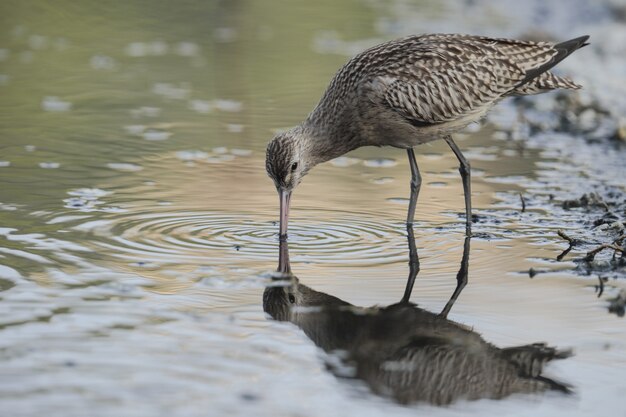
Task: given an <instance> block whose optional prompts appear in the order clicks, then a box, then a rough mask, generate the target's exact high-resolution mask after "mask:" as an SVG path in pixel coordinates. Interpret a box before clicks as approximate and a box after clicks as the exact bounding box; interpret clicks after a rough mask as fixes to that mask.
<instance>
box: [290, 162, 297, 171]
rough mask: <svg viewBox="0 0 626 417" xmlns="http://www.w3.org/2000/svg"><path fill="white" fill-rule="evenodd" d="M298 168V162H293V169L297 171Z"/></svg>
mask: <svg viewBox="0 0 626 417" xmlns="http://www.w3.org/2000/svg"><path fill="white" fill-rule="evenodd" d="M296 169H298V163H297V162H294V163H293V164H291V171H292V172H293V171H295V170H296Z"/></svg>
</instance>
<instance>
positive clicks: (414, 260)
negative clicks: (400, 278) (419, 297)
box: [401, 224, 420, 303]
mask: <svg viewBox="0 0 626 417" xmlns="http://www.w3.org/2000/svg"><path fill="white" fill-rule="evenodd" d="M406 233H407V238H408V240H409V278H408V279H407V281H406V288H405V289H404V296H403V297H402V301H401V303H408V302H409V299H410V298H411V292H413V285H414V284H415V278H416V277H417V274H419V272H420V259H419V257H418V256H417V247H416V246H415V235H414V234H413V225H411V224H407V225H406Z"/></svg>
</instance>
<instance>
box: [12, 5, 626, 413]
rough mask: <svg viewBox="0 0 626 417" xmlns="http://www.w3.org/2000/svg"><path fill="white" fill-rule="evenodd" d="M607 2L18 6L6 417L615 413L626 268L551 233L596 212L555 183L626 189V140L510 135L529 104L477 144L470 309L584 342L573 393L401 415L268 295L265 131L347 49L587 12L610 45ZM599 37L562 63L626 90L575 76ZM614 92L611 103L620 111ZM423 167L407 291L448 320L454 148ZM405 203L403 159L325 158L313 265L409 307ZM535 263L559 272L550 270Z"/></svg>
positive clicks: (296, 258)
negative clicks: (614, 305)
mask: <svg viewBox="0 0 626 417" xmlns="http://www.w3.org/2000/svg"><path fill="white" fill-rule="evenodd" d="M478 3H479V5H480V4H482V3H481V2H478ZM503 3H507V2H503ZM607 4H610V5H611V7H619V6H623V5H622V4H621V3H620V2H617V1H613V2H609V3H607ZM607 4H604V3H596V2H582V1H579V2H577V5H578V6H580V7H579V11H578V12H573V11H562V10H561V9H560V8H559V6H558V2H536V3H533V2H531V3H530V5H529V9H530V10H534V12H530V11H529V12H528V13H522V14H517V15H516V14H515V13H516V9H514V8H512V9H511V10H503V9H501V7H504V6H494V8H493V9H489V13H484V15H483V14H480V13H476V12H474V11H473V10H475V9H471V7H470V6H467V7H470V8H469V9H467V10H466V9H456V6H450V5H447V3H432V2H414V3H411V2H396V1H383V2H362V1H356V0H355V1H348V2H332V1H324V2H315V4H312V3H306V2H282V1H276V2H263V5H262V6H261V2H247V3H240V2H222V3H220V2H213V3H207V4H204V3H200V2H198V3H194V2H189V3H184V4H183V3H181V4H177V6H176V7H175V8H174V7H173V5H172V4H168V3H166V2H157V3H154V2H147V1H146V2H132V4H129V5H125V6H121V5H119V7H110V6H107V5H104V4H101V3H98V2H90V1H89V2H55V5H54V7H52V6H50V5H48V4H47V2H35V3H32V2H29V4H28V5H26V3H21V2H17V1H10V2H4V3H3V5H2V6H1V8H2V13H0V22H1V24H0V28H2V29H0V313H1V314H0V361H1V363H2V366H0V409H2V410H9V411H10V412H9V413H8V414H7V415H11V416H26V415H41V414H42V413H45V415H50V416H57V415H58V416H73V415H77V416H78V415H85V414H84V413H85V410H86V409H88V410H89V412H90V415H94V416H100V415H101V416H110V415H120V414H128V412H129V411H132V414H133V415H167V416H178V415H180V416H187V415H244V416H247V415H273V416H275V415H305V416H321V415H363V414H364V415H379V414H382V413H393V414H394V415H395V414H397V415H404V414H406V415H409V414H414V413H415V412H416V410H415V409H414V408H422V409H427V411H425V412H428V413H430V414H441V415H454V414H458V413H460V412H463V413H464V414H475V415H490V414H494V413H496V412H497V413H499V414H502V415H568V416H571V415H589V414H590V413H591V412H593V413H598V414H602V413H603V412H604V413H605V414H606V413H608V412H614V411H615V409H616V406H619V405H621V400H620V394H623V393H624V390H625V389H626V383H624V378H623V372H624V368H625V365H626V360H625V359H624V358H626V355H625V353H626V337H625V336H624V332H623V329H624V322H623V319H621V318H619V317H617V316H616V315H613V314H609V313H608V312H607V306H608V301H607V300H608V298H610V297H611V296H614V295H615V294H616V293H617V292H618V291H619V290H620V289H622V288H626V285H625V283H624V280H623V279H612V278H611V280H610V281H609V282H608V283H607V284H606V285H605V289H604V293H603V294H602V296H601V297H597V294H596V292H597V291H596V288H595V286H596V284H597V283H598V275H597V274H591V275H589V276H580V275H578V274H575V273H574V271H573V268H574V266H575V265H574V263H573V262H572V261H571V259H573V258H572V257H571V256H570V257H567V258H565V259H566V260H565V261H564V262H557V261H556V260H555V258H556V256H557V255H558V254H559V253H560V252H561V251H562V250H563V249H565V247H567V245H566V244H565V243H564V242H563V241H562V240H561V239H560V238H559V237H558V236H557V235H556V231H557V230H559V229H566V230H570V231H573V232H575V230H576V225H577V223H576V222H578V221H579V219H580V217H581V216H582V211H580V210H570V211H565V210H562V209H560V208H559V207H558V206H555V205H553V204H551V203H550V202H549V198H548V196H549V195H550V194H553V195H555V196H557V198H576V197H579V196H580V195H581V194H582V193H583V192H588V191H592V190H594V189H596V187H598V186H600V185H601V186H611V187H615V188H616V189H619V190H621V191H622V192H624V191H625V189H626V187H625V185H624V182H623V178H626V172H625V169H624V167H623V164H622V163H621V160H622V159H623V155H624V150H623V148H614V147H610V146H605V145H602V144H589V143H587V142H586V141H584V140H581V139H579V138H571V137H567V136H565V135H560V136H559V135H552V134H549V135H547V136H548V137H545V136H546V135H544V136H543V137H542V136H541V135H532V136H531V137H530V138H529V139H528V140H526V141H522V140H510V139H506V138H504V137H503V135H502V132H507V131H508V130H510V129H511V124H513V123H514V122H515V120H516V114H517V113H516V112H517V109H516V107H515V106H514V104H513V103H512V102H505V103H503V104H502V106H501V107H499V108H497V109H496V110H495V111H494V114H493V116H492V117H491V118H490V119H489V122H488V123H487V125H486V126H484V127H483V128H482V129H481V130H477V129H471V131H468V132H465V133H464V134H462V135H459V137H458V144H459V146H460V147H461V148H462V149H463V150H465V151H466V155H467V156H468V158H469V159H470V161H471V162H472V172H473V204H474V206H475V212H476V213H477V214H478V215H479V221H478V222H477V223H476V224H475V225H474V231H475V232H477V234H478V236H477V237H476V238H474V239H473V240H472V247H471V254H470V264H469V265H470V266H469V284H468V285H467V287H466V288H465V289H464V291H463V292H462V294H461V296H460V298H459V300H458V301H457V303H456V304H455V306H454V308H453V309H452V312H451V314H450V318H451V319H452V320H455V321H458V322H460V323H462V324H464V325H467V326H470V327H472V328H473V329H474V330H475V331H477V332H479V333H481V334H482V336H483V337H484V338H485V339H486V340H487V341H489V342H491V343H494V344H496V345H498V346H512V345H520V344H527V343H532V342H536V341H546V342H548V343H549V344H550V345H554V346H558V347H562V348H572V349H573V350H574V351H575V353H576V356H574V357H572V358H569V359H567V360H563V361H558V362H556V363H554V364H551V365H550V366H549V367H548V368H547V374H548V375H549V376H551V377H554V378H558V379H559V380H561V381H565V382H567V383H569V384H571V385H573V386H574V389H575V394H574V395H573V396H569V397H564V396H560V395H557V394H549V395H537V396H514V397H511V398H508V399H505V400H501V401H493V400H481V401H476V402H470V403H468V402H461V403H457V404H455V405H453V406H451V407H448V408H444V409H434V408H431V407H429V406H424V405H414V406H410V407H404V406H399V405H396V404H394V403H393V402H391V401H389V400H386V399H383V398H381V397H378V396H375V395H372V394H371V393H370V392H369V391H368V389H367V387H366V386H365V385H364V384H359V383H350V382H346V381H344V380H340V379H337V378H335V377H334V376H333V375H332V374H331V373H329V372H327V370H326V369H325V361H328V360H329V358H328V355H326V354H325V353H323V352H322V351H321V350H318V349H317V348H316V347H315V345H314V344H313V343H312V342H311V341H310V340H309V339H308V338H307V337H306V336H305V335H304V334H302V332H301V331H300V330H299V329H298V328H297V327H296V326H294V325H291V324H285V323H279V322H275V321H272V320H270V319H269V317H268V316H267V315H266V314H265V313H264V312H263V307H262V294H263V291H264V289H265V287H266V286H267V285H269V284H270V283H271V281H272V280H271V277H270V275H271V272H272V271H273V270H275V268H276V265H277V260H278V241H277V236H276V234H277V229H278V226H277V224H276V221H277V219H278V197H277V195H276V193H275V190H274V189H273V186H272V184H271V181H270V180H269V179H268V178H267V176H266V174H265V169H264V149H265V144H266V143H267V141H268V140H269V138H271V136H272V134H273V133H274V132H276V131H277V130H280V129H282V128H285V127H288V126H291V125H293V124H295V123H297V122H298V121H299V120H300V119H301V118H302V117H303V116H304V115H306V114H307V112H308V111H310V109H311V108H312V106H313V105H314V104H315V102H316V100H317V99H318V98H319V96H320V94H321V93H322V91H323V89H324V88H325V86H326V83H327V82H328V80H329V79H330V77H331V76H332V74H333V73H334V71H335V70H336V69H337V68H338V67H339V66H340V65H341V64H342V63H343V62H345V60H346V55H350V54H352V53H355V52H357V51H359V50H361V49H363V48H365V47H366V46H368V45H371V44H374V43H376V42H378V41H380V40H383V39H389V38H393V37H394V36H399V35H401V34H403V33H411V32H413V33H414V32H427V31H467V32H483V33H485V32H489V33H492V34H498V35H500V34H507V35H509V36H521V35H522V34H524V33H530V32H533V31H538V30H541V31H543V32H547V33H548V34H551V35H553V36H556V37H558V38H567V37H573V36H576V35H580V34H581V33H579V30H578V28H580V30H581V31H585V30H587V31H593V33H591V34H592V36H593V35H594V34H595V35H596V36H598V37H599V38H600V39H603V40H607V39H608V40H611V42H610V43H606V44H605V46H604V48H605V50H609V51H611V50H612V49H611V48H613V50H615V49H616V48H618V46H614V45H616V44H620V45H624V44H625V43H623V42H622V43H619V42H616V41H615V39H618V40H619V39H620V38H619V36H623V34H624V31H623V29H622V30H621V32H620V31H618V30H616V29H614V28H612V27H611V26H610V25H611V24H617V23H615V22H613V21H612V20H611V19H610V18H609V17H607V16H608V15H609V11H608V10H612V9H611V7H608V6H607ZM464 7H466V6H464ZM572 9H574V8H572ZM485 10H487V9H485ZM542 10H543V12H542ZM469 11H471V13H469ZM517 12H519V10H517ZM446 13H448V14H446ZM468 13H469V14H468ZM562 14H566V15H567V16H566V17H567V19H566V18H565V17H563V15H562ZM468 16H469V17H468ZM485 16H491V17H489V18H487V17H485ZM538 16H544V17H542V18H539V17H538ZM466 17H467V19H466ZM514 17H515V18H514ZM572 19H573V20H572ZM572 21H574V22H577V24H578V28H576V31H574V30H573V29H572V28H569V26H568V25H570V24H571V22H572ZM486 27H488V28H490V30H489V31H487V30H486V29H485V28H486ZM601 27H602V28H601ZM561 29H562V30H563V31H562V32H560V33H559V30H561ZM607 42H608V41H607ZM607 45H608V46H607ZM592 48H594V46H592V47H589V48H588V50H584V51H580V52H579V53H577V54H578V55H577V54H575V55H573V56H572V57H571V59H568V61H566V62H564V64H567V65H564V66H565V67H566V68H567V69H568V70H570V69H571V71H572V72H574V73H575V74H579V75H580V77H582V80H581V82H584V81H586V82H588V83H589V85H591V86H592V87H595V88H596V89H597V90H600V91H606V90H607V88H601V87H602V86H604V87H606V83H608V82H609V81H607V79H608V77H606V74H602V73H599V72H595V75H593V74H591V75H590V74H585V73H583V74H580V72H581V71H580V67H581V66H582V65H583V64H582V63H584V62H585V57H584V56H583V55H584V54H585V53H590V54H591V53H595V54H600V52H597V50H594V49H592ZM622 48H623V46H622ZM591 51H596V52H591ZM598 56H599V55H598ZM609 56H610V54H609ZM618 56H623V55H618ZM607 60H608V62H610V63H612V64H613V67H612V68H614V70H615V71H617V72H618V73H619V71H623V70H624V68H623V63H622V64H621V66H620V64H615V61H611V60H610V58H607ZM568 62H569V63H568ZM589 65H591V64H589ZM604 67H610V65H605V66H604ZM604 67H603V68H604ZM576 71H578V72H576ZM576 77H578V75H576ZM594 77H595V78H594ZM577 79H578V78H577ZM616 88H623V86H621V87H616ZM594 91H595V90H594ZM619 91H620V90H619V89H618V90H615V94H614V95H610V96H609V98H606V100H614V101H615V103H617V104H616V105H615V106H613V107H612V108H613V109H616V110H615V111H618V112H619V111H620V107H619V105H624V103H623V101H620V100H619V98H617V99H616V98H615V95H619V94H618V93H619ZM604 94H605V95H606V94H607V93H604ZM621 97H622V100H623V97H624V95H621ZM600 98H601V99H604V97H603V95H602V94H600ZM537 99H538V100H544V101H542V103H544V105H545V106H549V105H550V101H549V100H550V99H549V98H547V99H544V98H537ZM545 103H547V104H545ZM504 136H506V135H504ZM599 159H601V160H602V164H601V168H602V169H599V168H598V163H597V161H598V160H599ZM417 160H418V163H419V165H420V168H421V170H422V174H423V177H424V183H423V186H422V192H421V194H420V201H419V203H418V207H417V218H418V221H417V224H416V227H415V235H416V239H417V248H418V252H419V255H420V262H421V272H420V274H419V276H418V279H417V281H416V284H415V288H414V290H413V295H412V298H411V300H412V301H413V302H415V303H418V304H419V305H420V307H422V308H425V309H427V310H430V311H433V312H435V313H436V312H438V311H439V310H441V309H442V308H443V306H444V305H445V303H446V301H447V299H448V297H449V296H450V294H451V293H452V291H453V290H454V288H455V285H456V280H455V276H456V273H457V270H458V267H459V262H460V259H461V252H462V246H463V233H464V224H463V218H462V215H461V212H462V211H463V198H462V188H461V183H460V179H459V178H458V173H457V167H456V165H457V163H456V160H455V158H454V156H453V155H452V154H451V152H449V151H448V150H447V148H446V146H445V144H443V143H434V144H432V145H424V146H423V147H422V148H419V149H418V157H417ZM620 178H621V180H620ZM519 193H523V195H524V196H525V198H526V204H527V210H526V211H525V212H524V213H522V212H521V201H520V199H519ZM407 195H408V163H407V161H406V160H405V153H404V152H403V151H401V150H393V149H369V148H365V149H360V150H358V151H355V152H353V153H351V154H350V155H348V158H343V159H340V160H336V161H333V163H328V164H323V165H321V166H319V167H317V168H316V169H315V170H314V171H313V172H312V173H311V174H310V175H309V176H308V177H307V178H306V179H305V181H304V182H303V184H302V185H301V186H300V187H299V188H298V190H297V192H296V193H295V194H294V197H293V199H292V218H291V221H290V254H291V264H292V270H293V272H294V273H295V274H296V275H297V276H298V277H299V279H300V281H301V282H303V283H304V284H306V285H307V286H310V287H312V288H315V289H316V290H318V291H323V292H325V293H328V294H332V295H334V296H336V297H339V298H341V299H344V300H346V301H348V302H350V303H352V304H355V305H359V306H369V305H374V304H376V305H388V304H392V303H395V302H397V301H399V300H400V298H401V297H402V294H403V291H404V285H405V281H406V278H407V275H408V270H409V268H408V266H407V261H408V249H407V242H406V230H405V226H404V224H403V220H404V216H405V214H406V208H407V201H406V197H407ZM575 253H576V250H574V251H573V254H575ZM579 254H580V251H579ZM607 256H608V254H607ZM530 268H533V269H534V270H537V271H540V272H542V273H540V274H539V275H536V276H535V277H534V278H532V279H530V278H529V274H528V271H529V269H530ZM339 410H340V411H341V412H340V411H339ZM418 412H419V411H418ZM0 414H3V413H0Z"/></svg>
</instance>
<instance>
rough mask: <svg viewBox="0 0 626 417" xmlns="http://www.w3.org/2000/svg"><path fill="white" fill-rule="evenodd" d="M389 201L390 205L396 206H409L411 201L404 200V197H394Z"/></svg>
mask: <svg viewBox="0 0 626 417" xmlns="http://www.w3.org/2000/svg"><path fill="white" fill-rule="evenodd" d="M387 201H389V202H390V203H395V204H403V205H406V204H409V199H408V198H403V197H392V198H388V199H387Z"/></svg>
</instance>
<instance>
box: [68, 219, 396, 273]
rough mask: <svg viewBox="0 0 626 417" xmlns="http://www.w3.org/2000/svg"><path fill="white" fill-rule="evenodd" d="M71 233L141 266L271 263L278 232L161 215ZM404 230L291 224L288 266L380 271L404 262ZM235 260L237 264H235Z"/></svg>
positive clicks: (248, 222) (366, 224) (352, 223)
mask: <svg viewBox="0 0 626 417" xmlns="http://www.w3.org/2000/svg"><path fill="white" fill-rule="evenodd" d="M76 229H80V230H82V231H87V232H91V233H93V234H95V235H98V238H97V239H96V240H97V244H98V245H102V246H105V247H106V248H108V249H110V250H111V251H112V253H113V254H114V255H115V256H120V257H124V258H129V259H133V260H134V261H141V262H156V263H177V262H181V261H190V260H194V259H202V260H203V262H206V261H207V260H208V261H212V262H215V263H223V262H232V261H233V258H232V257H227V256H225V255H227V254H229V253H230V254H231V255H232V254H233V253H238V254H239V255H240V256H243V257H244V258H248V259H254V260H258V259H263V260H273V259H276V256H277V242H278V236H277V232H278V226H277V224H276V222H274V221H269V220H268V221H263V220H260V219H259V218H255V217H252V216H250V215H243V214H231V213H215V212H195V211H194V212H182V213H181V212H177V213H171V212H161V213H146V214H137V215H134V216H125V217H120V218H119V219H117V220H112V221H110V222H107V223H104V224H103V222H102V221H96V222H88V223H84V224H82V225H79V226H76ZM404 234H405V231H404V227H403V226H401V225H400V224H390V223H389V222H382V221H378V220H377V219H375V218H372V217H369V216H367V215H362V214H359V215H358V216H353V215H351V216H350V217H349V218H347V216H344V217H338V216H337V215H336V213H335V215H334V216H332V218H331V219H326V220H318V219H310V218H309V219H301V218H294V219H292V221H291V222H290V230H289V240H290V248H291V249H292V250H293V253H294V258H293V259H292V260H293V261H296V262H297V261H304V262H308V263H330V264H334V265H355V264H358V265H381V264H389V263H395V262H398V261H402V260H404V259H405V258H406V240H405V239H404V238H403V235H404ZM240 260H241V258H240Z"/></svg>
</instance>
